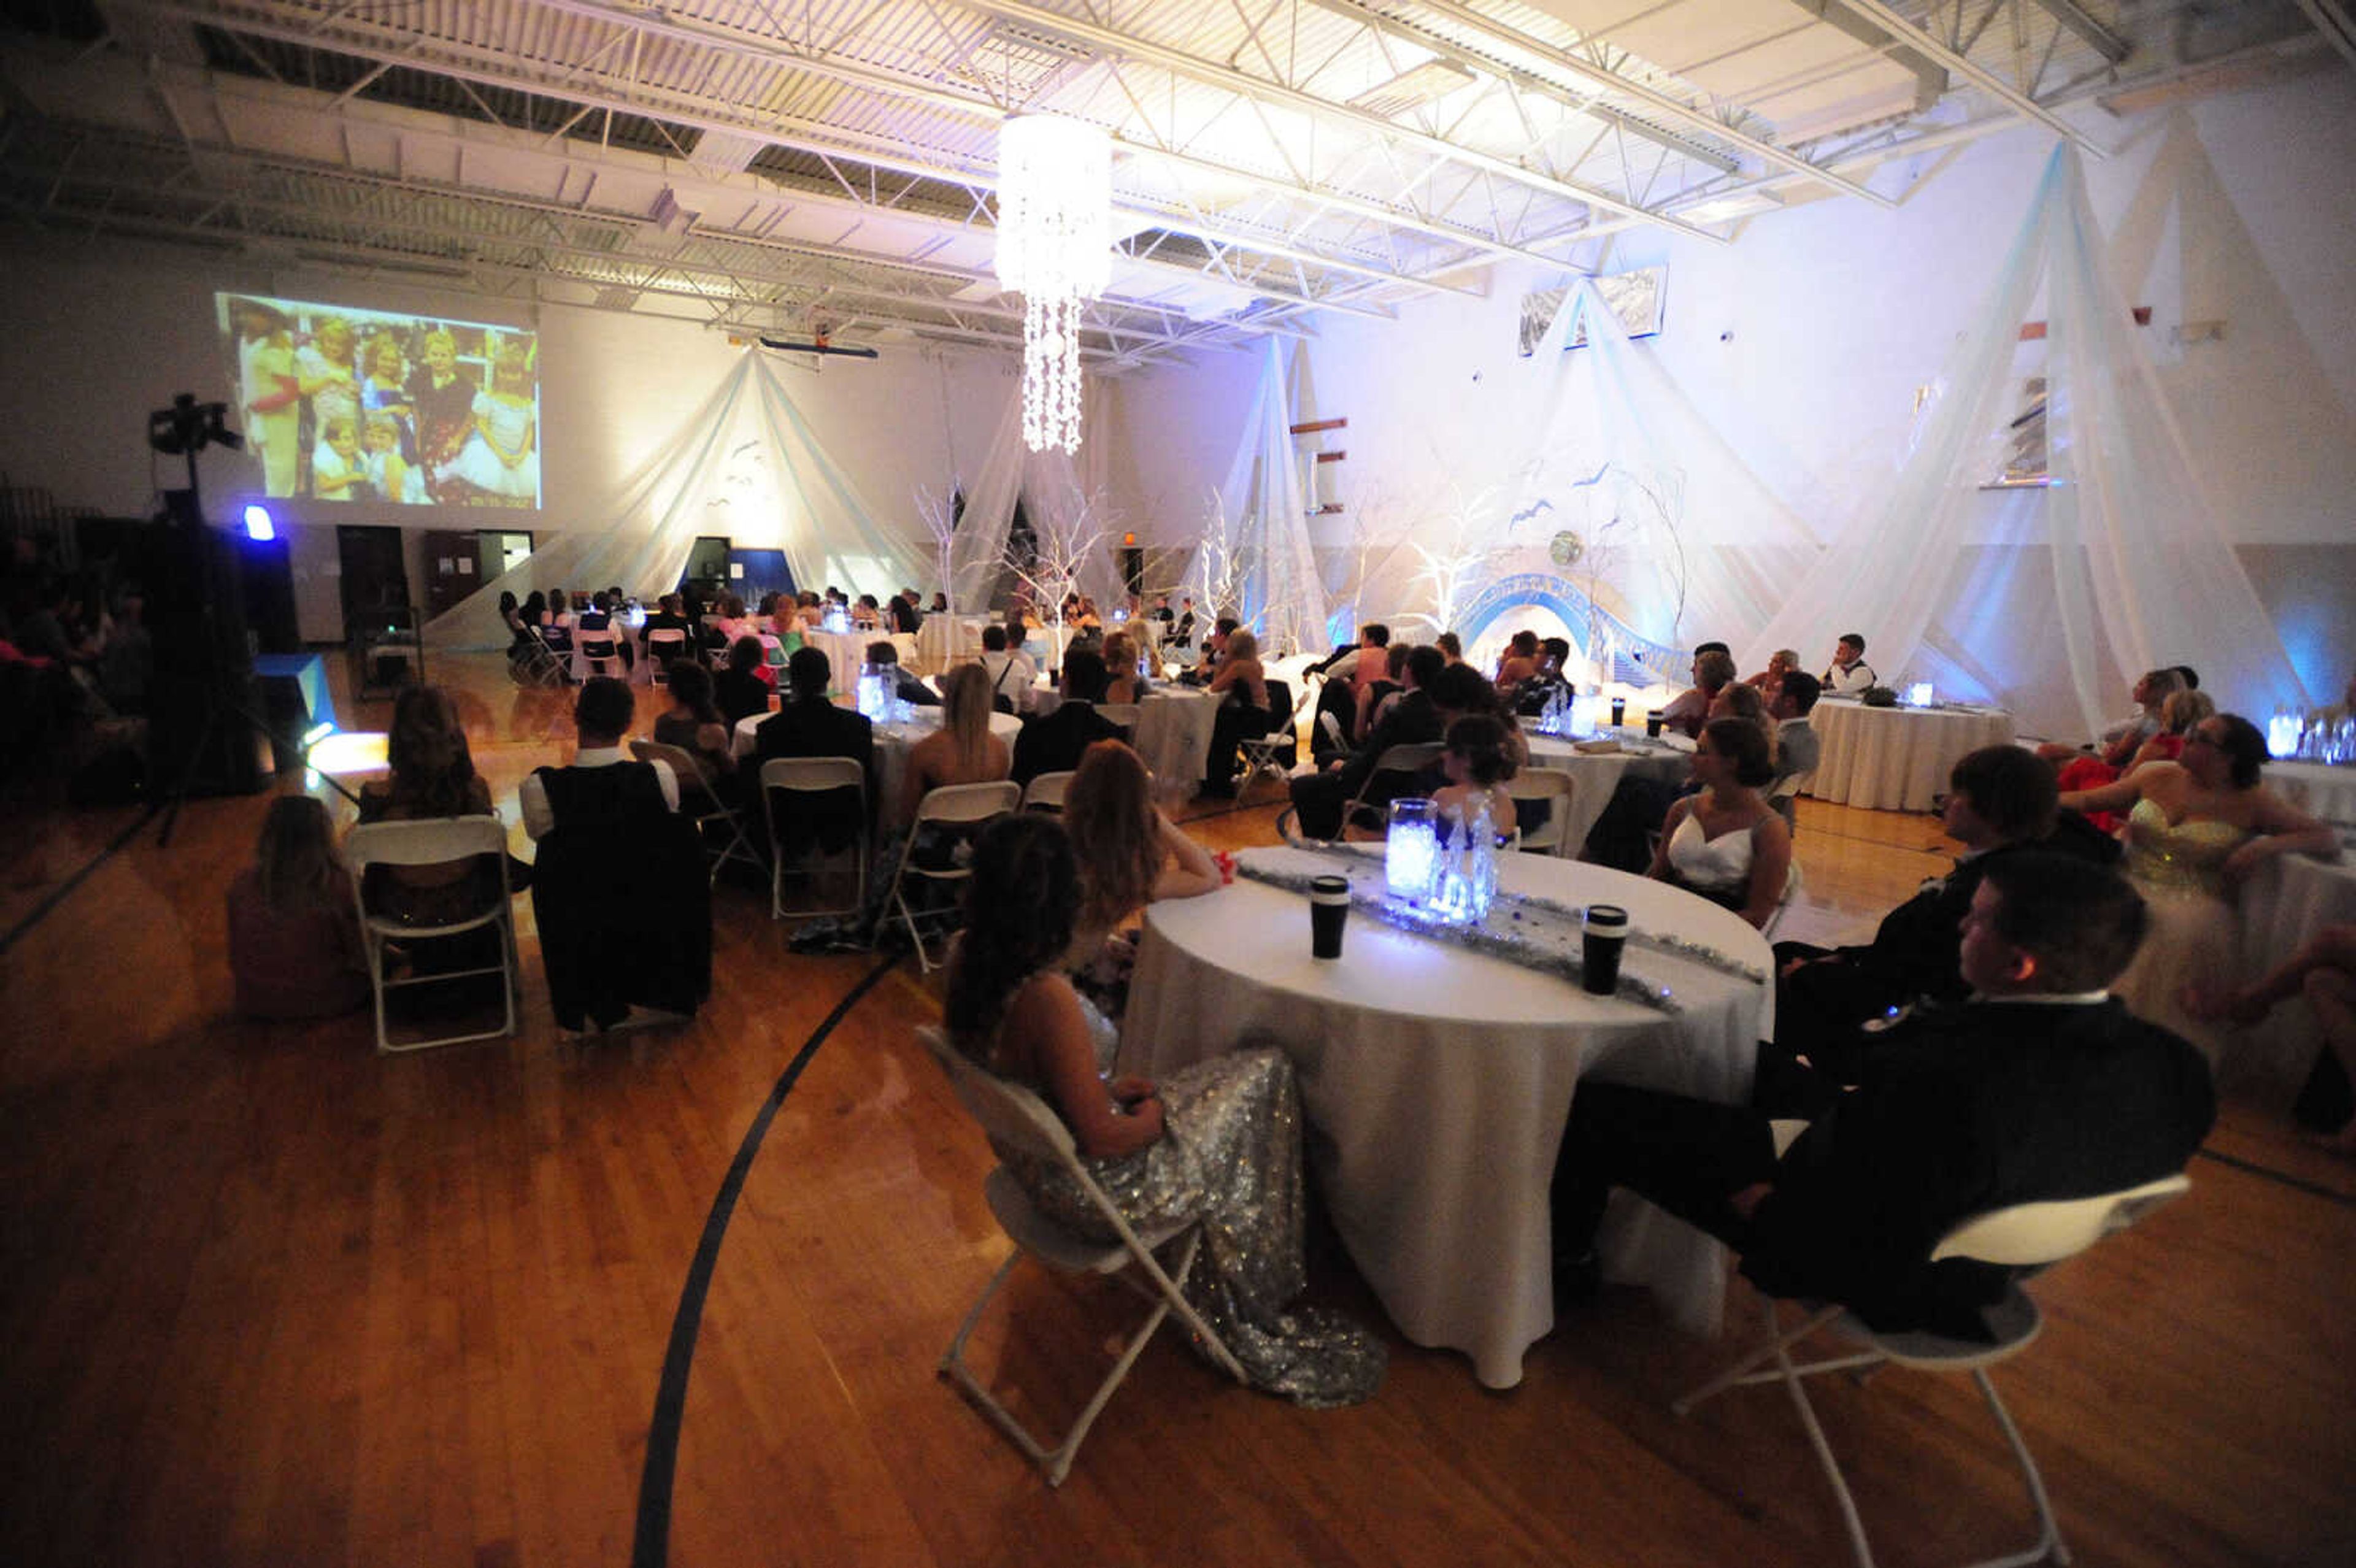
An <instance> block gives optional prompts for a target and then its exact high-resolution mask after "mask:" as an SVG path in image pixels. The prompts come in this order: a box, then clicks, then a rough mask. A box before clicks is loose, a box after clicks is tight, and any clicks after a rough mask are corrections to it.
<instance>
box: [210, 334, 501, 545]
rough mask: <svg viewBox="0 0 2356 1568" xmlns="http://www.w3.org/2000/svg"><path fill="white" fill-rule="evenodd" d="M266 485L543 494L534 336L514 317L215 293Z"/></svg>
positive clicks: (410, 496)
mask: <svg viewBox="0 0 2356 1568" xmlns="http://www.w3.org/2000/svg"><path fill="white" fill-rule="evenodd" d="M213 304H214V309H215V312H216V314H217V315H218V316H219V324H220V333H221V342H222V345H223V347H226V348H227V349H228V351H229V356H230V366H231V375H232V379H233V381H234V384H235V386H236V387H237V400H238V401H237V411H238V416H239V418H240V419H241V421H242V425H241V429H242V431H243V433H244V435H245V442H246V451H247V453H248V454H249V455H251V456H252V457H253V458H255V459H256V460H257V461H258V462H259V463H260V464H261V466H262V490H263V493H264V494H265V495H267V496H272V497H274V498H284V499H290V500H293V499H300V500H309V501H379V502H387V501H389V502H393V503H396V504H399V505H402V506H412V507H427V506H436V507H538V506H539V505H540V340H539V335H538V334H536V333H533V332H530V331H527V330H524V329H522V328H518V327H507V326H487V325H483V324H482V323H480V322H472V321H453V320H449V319H447V318H445V317H441V316H417V315H391V314H389V313H386V312H381V311H366V310H352V309H348V308H347V307H345V306H342V305H331V304H311V303H306V302H304V301H301V300H281V299H270V298H267V297H264V296H262V295H260V294H242V293H223V294H216V295H214V296H213Z"/></svg>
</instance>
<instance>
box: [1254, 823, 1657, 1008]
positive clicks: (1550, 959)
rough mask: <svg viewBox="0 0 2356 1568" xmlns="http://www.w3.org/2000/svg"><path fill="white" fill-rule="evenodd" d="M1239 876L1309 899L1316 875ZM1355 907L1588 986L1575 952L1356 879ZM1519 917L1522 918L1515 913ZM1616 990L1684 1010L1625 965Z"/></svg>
mask: <svg viewBox="0 0 2356 1568" xmlns="http://www.w3.org/2000/svg"><path fill="white" fill-rule="evenodd" d="M1352 859H1357V857H1355V856H1354V857H1352ZM1236 874H1237V876H1241V877H1248V878H1249V879H1250V880H1253V881H1255V882H1263V883H1266V884H1267V885H1268V886H1269V887H1271V888H1275V889H1277V890H1279V891H1282V892H1288V893H1300V894H1301V895H1303V896H1304V897H1305V896H1306V895H1307V894H1308V892H1309V891H1310V886H1309V885H1310V883H1312V882H1313V881H1315V880H1316V875H1312V874H1309V873H1304V872H1300V871H1277V870H1270V869H1268V868H1267V867H1264V866H1255V865H1252V864H1250V863H1249V862H1248V861H1247V862H1241V863H1239V864H1237V867H1236ZM1321 874H1323V873H1321ZM1507 901H1510V895H1504V896H1501V897H1500V899H1499V902H1500V903H1505V902H1507ZM1350 907H1351V908H1353V909H1356V910H1363V911H1364V912H1365V913H1366V914H1368V915H1370V916H1371V917H1373V918H1374V919H1376V920H1379V921H1381V922H1382V923H1384V924H1385V925H1388V926H1394V927H1397V928H1398V930H1400V931H1404V932H1408V933H1410V934H1413V935H1416V936H1421V937H1426V938H1428V939H1430V940H1431V941H1433V942H1444V943H1447V944H1450V945H1451V946H1454V947H1462V948H1464V949H1465V950H1467V951H1468V952H1472V953H1480V954H1484V955H1487V956H1489V957H1491V958H1496V959H1501V960H1503V961H1504V962H1505V963H1507V964H1511V965H1514V966H1515V968H1519V969H1528V970H1532V971H1535V972H1536V973H1537V974H1540V975H1552V976H1557V977H1558V978H1560V979H1564V980H1568V981H1569V982H1570V983H1571V984H1572V985H1574V986H1581V987H1583V986H1584V985H1585V984H1586V976H1587V965H1586V964H1585V962H1584V961H1583V960H1582V959H1581V958H1580V955H1577V954H1575V953H1563V952H1558V951H1556V950H1554V949H1552V948H1548V947H1543V946H1541V945H1539V944H1537V943H1536V942H1534V941H1532V940H1531V939H1530V938H1528V937H1526V936H1524V935H1521V934H1520V933H1515V932H1510V931H1494V930H1492V929H1490V928H1489V927H1488V926H1485V925H1472V924H1465V923H1460V922H1457V921H1452V920H1449V919H1446V918H1444V917H1442V916H1440V915H1437V914H1434V913H1431V912H1430V911H1427V910H1422V909H1419V908H1417V907H1416V906H1414V905H1412V904H1409V903H1406V902H1404V901H1400V900H1398V899H1395V898H1392V897H1391V896H1390V895H1389V894H1388V893H1384V892H1367V891H1362V890H1361V889H1360V888H1359V887H1358V885H1357V881H1356V879H1355V878H1353V879H1352V880H1351V883H1350ZM1519 918H1520V917H1519V915H1515V919H1519ZM1612 994H1613V995H1614V996H1616V997H1619V998H1620V999H1621V1000H1622V1001H1623V1002H1634V1003H1636V1004H1637V1005H1638V1006H1640V1007H1646V1008H1653V1009H1654V1010H1655V1012H1663V1013H1679V1012H1683V1011H1684V1010H1685V1006H1684V1004H1683V1003H1681V1002H1679V1001H1678V1000H1677V997H1676V992H1674V991H1672V990H1670V989H1669V988H1668V987H1666V986H1656V985H1654V984H1652V983H1650V982H1649V981H1646V980H1644V979H1640V978H1639V977H1637V976H1634V975H1632V974H1630V973H1629V972H1628V969H1627V966H1626V965H1622V966H1621V969H1620V984H1619V987H1618V988H1617V989H1616V990H1615V991H1614V992H1613V993H1612Z"/></svg>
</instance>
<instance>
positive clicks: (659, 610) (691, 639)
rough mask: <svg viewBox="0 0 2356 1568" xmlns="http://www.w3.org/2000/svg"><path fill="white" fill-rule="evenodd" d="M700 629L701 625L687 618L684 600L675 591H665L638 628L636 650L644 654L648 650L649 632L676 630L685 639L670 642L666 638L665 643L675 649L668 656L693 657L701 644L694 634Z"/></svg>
mask: <svg viewBox="0 0 2356 1568" xmlns="http://www.w3.org/2000/svg"><path fill="white" fill-rule="evenodd" d="M701 630H702V628H701V627H700V626H698V625H697V624H695V623H694V622H692V621H691V620H689V619H688V618H687V603H686V601H684V600H682V599H681V598H680V596H679V595H678V594H676V593H666V594H664V595H663V596H662V597H661V598H660V599H659V600H657V601H656V602H655V608H654V612H653V613H651V614H649V615H648V617H647V619H646V624H644V625H642V626H640V627H639V628H638V652H640V653H641V654H644V653H646V652H647V651H648V644H647V637H648V634H649V633H653V632H677V633H679V634H680V636H681V637H683V638H685V639H686V640H685V641H683V642H679V643H672V642H670V641H669V639H668V638H666V639H665V640H664V641H665V645H667V646H669V647H671V648H672V649H674V650H676V651H675V652H673V653H672V654H670V655H669V657H673V658H676V657H679V656H680V655H682V654H684V655H686V656H689V657H693V656H694V655H695V653H696V651H697V649H698V648H699V646H700V645H701V639H700V638H699V637H698V636H697V635H696V634H697V633H698V632H700V631H701Z"/></svg>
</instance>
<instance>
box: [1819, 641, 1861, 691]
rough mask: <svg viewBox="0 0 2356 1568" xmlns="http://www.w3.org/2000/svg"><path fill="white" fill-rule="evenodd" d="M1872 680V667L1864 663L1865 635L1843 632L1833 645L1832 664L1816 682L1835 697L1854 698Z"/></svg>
mask: <svg viewBox="0 0 2356 1568" xmlns="http://www.w3.org/2000/svg"><path fill="white" fill-rule="evenodd" d="M1874 678H1875V677H1874V674H1873V667H1872V666H1871V665H1869V664H1868V663H1866V662H1865V634H1864V633H1862V632H1843V633H1842V634H1841V636H1840V641H1839V642H1837V643H1836V644H1835V645H1833V662H1832V663H1831V664H1830V665H1829V666H1827V667H1826V669H1825V673H1824V674H1822V675H1820V676H1818V677H1816V681H1817V684H1818V685H1820V686H1822V687H1823V688H1825V689H1826V691H1828V692H1830V693H1832V694H1833V695H1834V696H1835V697H1855V696H1857V695H1858V693H1860V692H1862V691H1864V690H1865V689H1866V688H1868V687H1869V686H1871V685H1872V684H1873V683H1874Z"/></svg>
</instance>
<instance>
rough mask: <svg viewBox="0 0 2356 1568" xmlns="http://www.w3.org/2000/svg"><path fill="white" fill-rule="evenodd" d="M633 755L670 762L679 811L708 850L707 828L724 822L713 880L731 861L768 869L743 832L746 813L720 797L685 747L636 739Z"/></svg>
mask: <svg viewBox="0 0 2356 1568" xmlns="http://www.w3.org/2000/svg"><path fill="white" fill-rule="evenodd" d="M630 755H632V756H633V757H636V758H637V760H638V761H640V762H642V763H668V764H669V767H670V771H671V773H672V774H673V776H675V777H676V778H677V779H678V780H679V809H680V815H681V816H685V817H686V818H687V819H688V820H689V821H691V822H692V823H694V824H695V830H696V833H697V835H698V837H702V838H703V843H704V848H705V851H706V852H707V853H709V852H710V850H711V845H712V840H711V838H710V837H709V836H708V835H706V833H705V828H706V827H708V826H709V825H710V824H712V823H714V822H717V823H719V824H720V825H721V827H722V829H723V831H724V832H725V833H726V834H727V835H728V837H727V838H726V840H725V841H724V842H723V844H722V845H721V848H720V852H719V853H718V854H716V855H712V880H713V881H714V882H717V881H718V880H720V868H721V867H723V866H724V865H726V864H727V863H728V862H729V861H731V860H740V861H742V862H744V864H745V865H747V866H750V867H752V868H753V869H755V870H756V871H758V870H766V869H767V868H766V865H765V864H764V863H763V861H762V859H761V852H760V851H759V850H758V849H756V848H754V846H753V837H752V835H751V834H749V833H747V832H745V831H744V814H743V813H742V812H739V811H738V810H737V809H736V808H735V807H734V806H733V805H729V804H728V803H727V802H726V801H724V800H722V799H721V798H720V792H719V791H718V790H715V789H713V788H712V780H711V779H710V777H709V776H707V775H706V774H705V773H704V771H703V763H702V760H701V758H699V757H697V756H696V754H695V753H694V752H691V751H689V750H688V749H687V748H686V747H684V746H666V745H664V744H663V743H662V742H661V741H631V742H630Z"/></svg>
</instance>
